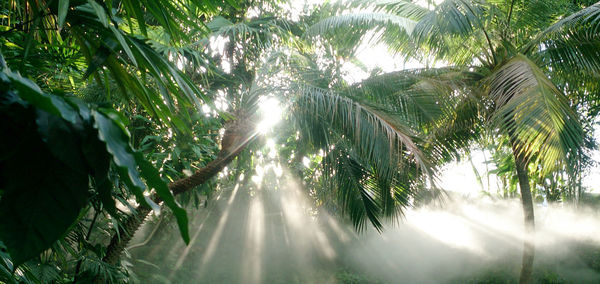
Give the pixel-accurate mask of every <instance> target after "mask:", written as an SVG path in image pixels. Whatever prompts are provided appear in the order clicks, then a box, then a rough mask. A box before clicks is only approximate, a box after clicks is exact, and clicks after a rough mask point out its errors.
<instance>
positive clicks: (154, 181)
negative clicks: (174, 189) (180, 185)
mask: <svg viewBox="0 0 600 284" xmlns="http://www.w3.org/2000/svg"><path fill="white" fill-rule="evenodd" d="M135 159H136V161H137V163H138V165H139V166H140V170H141V172H142V175H143V177H144V179H145V180H146V182H147V183H148V186H150V187H153V188H154V189H155V190H156V193H157V194H158V196H160V198H161V199H162V200H163V202H164V203H165V205H167V207H169V208H170V209H171V211H173V214H174V215H175V218H176V219H177V225H178V226H179V232H180V233H181V237H182V238H183V241H184V242H185V243H186V244H188V243H189V242H190V235H189V230H188V219H187V213H186V211H185V209H183V208H181V207H180V206H179V205H178V204H177V202H176V201H175V198H174V197H173V194H172V193H171V190H169V187H168V186H167V184H166V183H165V182H164V181H163V180H162V179H161V178H160V174H159V172H158V170H156V168H155V167H154V166H153V165H152V163H150V162H148V161H147V160H146V159H144V156H143V155H142V153H139V152H137V153H135Z"/></svg>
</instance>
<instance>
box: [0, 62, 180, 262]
mask: <svg viewBox="0 0 600 284" xmlns="http://www.w3.org/2000/svg"><path fill="white" fill-rule="evenodd" d="M0 79H1V82H0V83H1V84H2V90H3V91H2V94H1V95H2V96H1V99H2V101H1V102H2V104H1V108H2V111H1V114H2V119H3V121H4V122H5V123H3V124H2V130H1V131H2V133H4V134H5V135H6V139H3V141H2V154H1V156H0V157H1V160H0V169H1V171H0V172H1V174H2V184H1V185H0V197H1V199H0V204H1V208H2V209H1V210H0V216H1V218H2V219H3V220H4V221H3V222H2V224H0V240H2V242H3V244H4V245H5V246H6V249H7V252H8V253H9V254H10V262H7V263H6V264H7V265H9V266H8V268H9V270H12V269H14V268H17V267H18V266H19V265H21V264H22V263H24V262H25V261H27V260H29V259H31V258H33V257H35V256H38V255H39V254H40V253H42V252H43V251H44V250H46V249H47V248H49V247H50V246H51V245H53V244H54V243H55V242H56V241H57V240H58V239H61V238H63V237H64V236H65V234H66V233H67V232H68V231H69V230H70V229H71V228H72V227H73V226H74V225H75V224H76V223H77V222H78V221H79V219H80V218H82V217H83V214H84V213H85V212H87V210H85V209H86V208H88V207H89V206H91V204H96V206H97V207H96V206H94V207H96V208H102V209H103V210H105V211H106V212H108V213H109V214H110V215H111V216H113V217H114V218H115V220H119V219H120V214H119V213H118V209H117V207H116V205H115V199H118V198H120V197H125V198H128V196H127V195H125V196H123V195H120V194H119V191H118V190H115V186H114V185H115V184H119V183H123V184H125V185H126V187H127V189H128V190H129V191H130V192H131V193H133V195H135V197H136V199H137V202H138V203H140V204H146V205H147V206H153V207H157V205H156V204H155V203H154V202H153V201H152V200H151V199H150V198H149V197H148V195H149V194H148V193H150V190H154V191H155V192H156V194H157V195H158V196H160V198H161V199H162V200H164V201H165V204H166V205H167V206H168V207H169V208H170V209H171V210H172V211H173V212H174V215H175V216H176V218H177V220H178V224H179V227H180V230H181V233H182V236H183V238H184V239H185V240H189V235H188V232H187V229H188V228H187V216H186V213H185V211H184V210H183V209H182V208H181V207H180V206H179V205H177V204H176V203H175V200H174V198H173V196H172V194H171V192H170V191H169V189H168V187H167V185H166V183H165V181H164V180H162V178H161V177H160V175H159V173H158V171H157V170H156V169H155V168H154V166H153V165H152V164H151V163H150V162H148V161H147V160H146V159H145V158H144V156H143V154H142V153H141V152H138V151H135V150H134V149H133V148H132V147H131V146H130V144H129V136H128V132H127V130H126V126H125V124H124V120H123V119H122V118H121V117H119V115H118V113H116V112H114V111H112V110H109V109H102V108H94V107H89V106H87V105H86V104H84V103H83V102H81V101H79V100H77V99H74V98H64V97H60V96H56V95H52V94H47V93H44V92H42V91H41V90H40V89H39V87H38V86H37V85H35V84H34V83H33V82H31V81H29V80H27V79H25V78H22V77H21V76H20V75H18V74H16V73H13V72H12V71H10V70H8V69H7V67H6V66H4V67H3V71H2V73H0ZM111 167H112V168H114V169H115V170H116V172H118V177H112V176H110V175H109V170H110V168H111ZM145 193H146V194H145Z"/></svg>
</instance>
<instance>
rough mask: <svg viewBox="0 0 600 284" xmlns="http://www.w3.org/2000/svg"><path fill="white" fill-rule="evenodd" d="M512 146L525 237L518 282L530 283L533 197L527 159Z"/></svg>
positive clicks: (533, 246)
mask: <svg viewBox="0 0 600 284" xmlns="http://www.w3.org/2000/svg"><path fill="white" fill-rule="evenodd" d="M512 144H513V146H512V148H513V156H514V158H515V166H516V168H517V177H518V178H519V187H520V189H521V203H522V204H523V215H524V221H525V238H524V241H523V263H522V266H521V275H520V277H519V283H520V284H529V283H532V279H531V275H532V272H533V259H534V256H535V243H534V238H535V218H534V213H533V199H532V197H531V188H530V185H529V176H528V174H527V160H526V159H525V157H524V156H523V154H520V153H519V150H518V149H517V148H516V145H515V143H512Z"/></svg>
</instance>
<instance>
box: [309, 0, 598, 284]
mask: <svg viewBox="0 0 600 284" xmlns="http://www.w3.org/2000/svg"><path fill="white" fill-rule="evenodd" d="M427 3H428V5H427V7H423V6H420V5H418V4H416V3H414V2H412V1H405V0H395V1H384V2H381V1H358V2H354V4H353V5H354V7H359V10H358V11H359V12H356V11H357V9H354V11H353V12H345V13H344V12H341V13H337V14H335V15H333V16H330V17H328V18H326V19H324V20H322V21H321V22H319V23H318V24H316V25H314V26H313V27H312V33H313V35H316V36H318V35H328V34H331V32H332V31H335V32H338V34H344V33H340V30H343V29H349V30H352V31H353V33H354V34H355V33H356V32H357V31H362V33H363V35H369V34H370V35H371V37H373V34H374V35H375V38H374V39H375V40H377V41H380V42H384V43H386V44H387V45H388V46H389V47H390V49H391V50H393V51H395V52H399V53H400V54H403V55H405V56H406V57H407V58H410V57H412V58H416V59H419V60H421V61H428V60H432V59H433V60H438V61H440V62H443V63H444V64H445V65H447V66H449V67H444V68H452V69H455V70H456V71H457V72H462V73H463V74H464V75H465V76H469V75H470V76H473V75H474V76H475V77H476V78H477V79H476V80H473V81H471V82H469V84H468V86H467V88H453V87H452V86H449V87H450V92H452V93H455V94H460V93H468V94H469V96H470V97H476V98H477V99H478V101H479V103H478V104H477V106H478V107H476V108H472V109H461V111H468V112H471V113H477V115H478V116H479V117H480V119H479V121H480V122H484V123H487V125H489V126H491V127H492V129H493V132H495V133H496V135H503V136H505V137H508V140H509V141H510V145H511V148H512V155H513V157H514V161H515V168H516V172H517V177H518V180H519V187H520V189H521V200H522V204H523V211H524V220H525V227H526V231H527V232H528V237H527V238H526V239H525V249H524V253H523V267H522V271H521V277H520V282H521V283H530V282H531V272H532V264H533V258H534V245H533V243H532V234H533V231H534V223H535V222H534V207H533V201H532V196H531V189H530V179H529V175H528V166H529V165H531V164H534V165H537V167H539V168H540V169H541V171H542V172H544V173H549V172H553V171H558V170H564V171H566V172H567V173H569V175H570V176H571V177H573V176H574V174H576V173H574V172H573V170H572V169H574V168H575V165H576V164H577V163H578V159H580V157H581V147H582V144H583V137H584V134H583V130H582V127H581V124H580V122H579V117H578V115H577V113H576V110H575V109H574V106H573V103H572V101H573V100H574V99H579V100H584V101H585V100H586V96H585V95H584V94H591V93H592V94H593V93H596V88H595V83H593V82H594V77H595V76H597V75H595V74H597V73H598V71H599V68H600V64H599V63H600V54H599V53H598V50H599V49H598V47H599V46H600V38H599V37H598V35H599V34H598V24H599V23H600V21H598V19H600V18H599V17H598V15H599V14H600V3H596V4H593V5H591V4H592V3H587V2H585V1H583V2H580V1H575V2H573V1H525V2H521V1H470V0H446V1H442V2H440V3H437V4H436V2H433V1H428V2H427ZM588 5H589V6H588ZM581 7H583V9H581ZM360 8H362V10H360ZM579 9H581V10H579ZM577 10H579V11H577ZM360 11H362V12H360ZM575 11H576V12H575ZM573 12H574V13H573ZM569 13H572V14H571V15H569ZM373 29H375V32H371V33H367V31H372V30H373ZM427 69H428V70H431V69H434V68H427ZM438 77H442V76H438ZM569 86H570V87H569ZM431 91H432V92H438V91H439V90H435V89H432V90H431ZM446 92H447V90H446ZM569 96H570V97H569ZM587 101H588V102H590V103H589V104H594V103H593V101H589V100H587ZM457 115H458V113H457ZM473 121H477V120H473ZM473 134H476V133H473Z"/></svg>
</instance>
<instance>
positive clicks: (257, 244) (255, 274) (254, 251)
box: [242, 197, 265, 283]
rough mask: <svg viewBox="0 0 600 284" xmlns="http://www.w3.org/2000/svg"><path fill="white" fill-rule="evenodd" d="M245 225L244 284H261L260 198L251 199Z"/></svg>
mask: <svg viewBox="0 0 600 284" xmlns="http://www.w3.org/2000/svg"><path fill="white" fill-rule="evenodd" d="M246 224H248V227H247V230H246V243H245V246H244V257H243V258H244V261H243V268H242V274H243V276H244V279H245V281H246V283H261V282H262V281H261V280H262V278H261V277H262V269H263V267H262V262H263V259H262V258H263V247H264V240H265V212H264V208H263V204H262V200H261V199H260V197H257V198H253V199H252V201H251V204H250V209H249V212H248V219H247V222H246Z"/></svg>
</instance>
